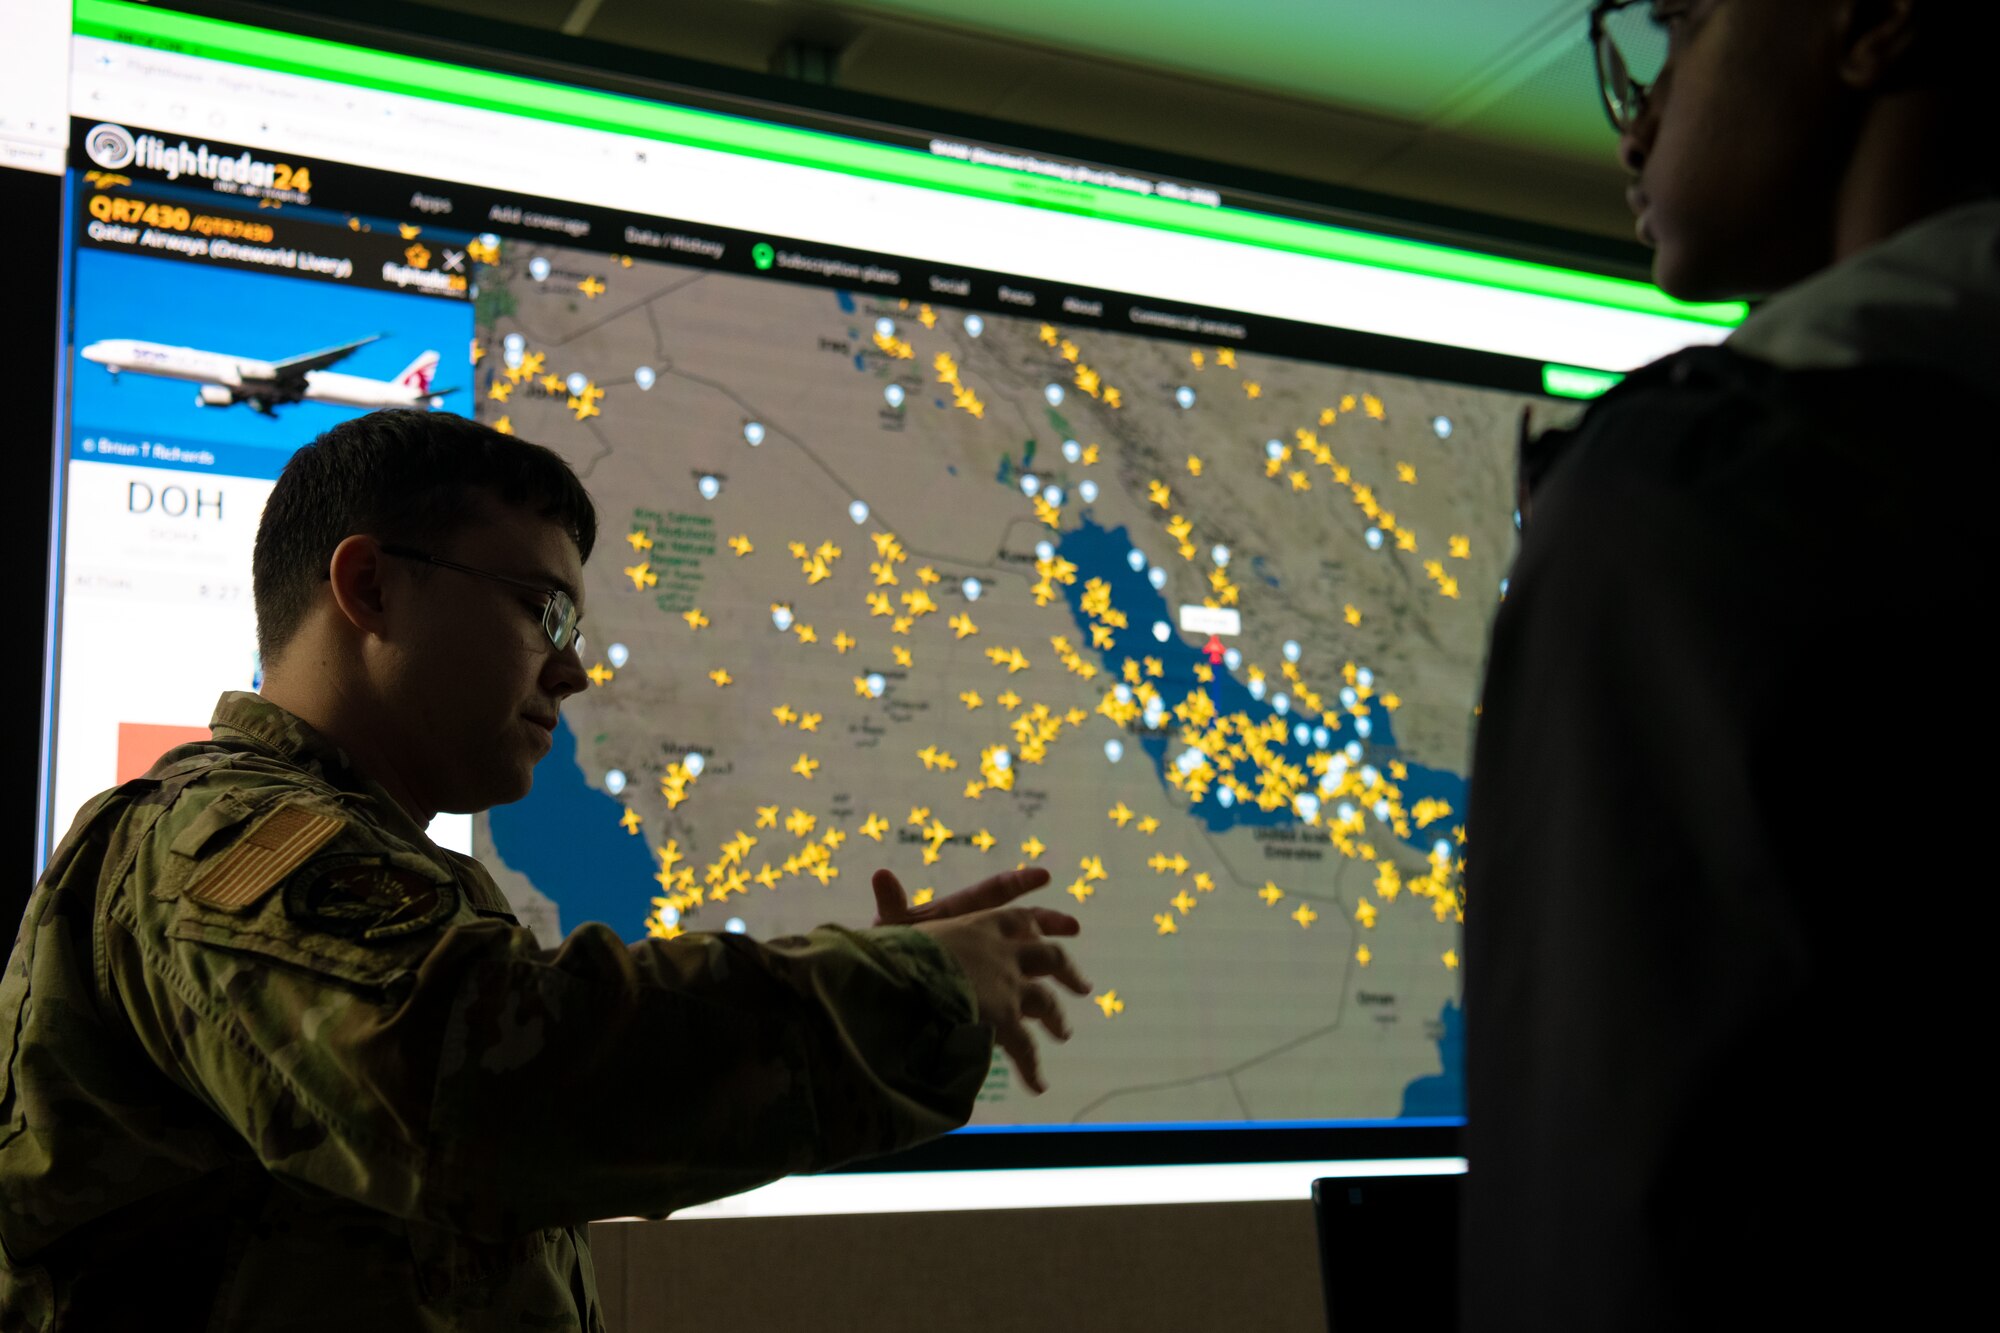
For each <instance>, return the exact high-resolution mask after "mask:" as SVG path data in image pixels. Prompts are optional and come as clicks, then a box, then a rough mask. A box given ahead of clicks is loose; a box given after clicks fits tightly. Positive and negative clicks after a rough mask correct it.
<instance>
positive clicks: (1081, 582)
mask: <svg viewBox="0 0 2000 1333" xmlns="http://www.w3.org/2000/svg"><path fill="white" fill-rule="evenodd" d="M1161 540H1162V541H1163V542H1164V541H1165V540H1166V538H1165V537H1164V535H1163V536H1162V538H1161ZM1140 549H1141V550H1143V549H1144V548H1140ZM1132 550H1133V543H1132V538H1131V536H1130V534H1128V533H1127V532H1126V530H1125V529H1124V528H1122V527H1117V528H1106V527H1102V526H1100V525H1099V524H1097V523H1096V522H1095V521H1093V520H1092V519H1091V518H1090V517H1089V516H1088V515H1085V517H1084V520H1083V522H1082V524H1081V525H1080V526H1079V527H1076V528H1073V529H1071V530H1070V531H1068V532H1065V533H1064V534H1063V535H1062V540H1061V542H1060V544H1059V545H1058V547H1057V554H1058V555H1060V556H1061V557H1062V558H1064V559H1066V560H1068V561H1070V562H1071V563H1072V564H1074V565H1075V566H1076V569H1077V576H1076V582H1074V583H1070V584H1065V585H1063V596H1064V598H1065V599H1066V600H1067V601H1068V603H1069V609H1070V615H1071V617H1072V618H1073V619H1074V620H1075V622H1076V625H1077V628H1078V630H1079V631H1080V632H1081V633H1082V634H1083V636H1084V637H1083V645H1088V644H1089V642H1090V638H1089V635H1090V626H1091V623H1092V622H1091V619H1090V616H1089V614H1088V613H1087V612H1085V611H1084V609H1083V594H1084V587H1085V585H1086V584H1088V583H1089V582H1090V580H1091V579H1093V578H1098V579H1103V580H1104V581H1105V582H1106V583H1108V584H1110V585H1111V605H1112V606H1114V607H1116V608H1117V609H1118V610H1120V611H1122V612H1124V614H1125V616H1126V618H1127V620H1128V621H1129V622H1130V623H1129V625H1128V626H1127V627H1126V628H1125V629H1122V630H1119V631H1117V632H1116V635H1115V644H1114V646H1113V647H1111V648H1108V649H1102V650H1099V651H1098V654H1097V656H1098V658H1099V660H1100V661H1101V662H1102V663H1103V665H1104V668H1105V669H1106V670H1107V671H1108V672H1110V674H1111V676H1112V678H1113V679H1114V680H1122V679H1124V674H1123V673H1124V670H1125V663H1126V662H1127V661H1131V660H1137V661H1139V662H1140V663H1141V665H1142V669H1143V664H1144V659H1146V658H1148V657H1150V658H1153V659H1155V660H1156V661H1158V662H1159V663H1160V665H1161V667H1162V668H1163V674H1161V675H1160V676H1157V677H1155V676H1148V677H1147V679H1149V680H1151V681H1152V683H1153V687H1154V688H1155V689H1157V690H1158V691H1159V692H1160V694H1161V695H1162V697H1163V700H1165V701H1169V702H1168V707H1169V708H1171V707H1172V701H1178V700H1179V699H1181V698H1182V697H1183V696H1184V695H1186V694H1188V693H1189V692H1190V691H1192V690H1194V689H1196V688H1200V689H1204V690H1206V691H1207V692H1208V697H1209V698H1210V699H1211V700H1212V701H1214V703H1215V709H1216V712H1217V713H1218V714H1229V713H1242V714H1244V715H1245V716H1246V717H1248V718H1249V719H1250V721H1251V722H1253V723H1260V724H1261V723H1268V722H1269V721H1270V719H1271V718H1273V717H1277V716H1279V713H1278V709H1277V703H1276V700H1277V698H1278V696H1279V695H1280V694H1282V693H1284V686H1285V684H1286V682H1285V679H1284V677H1282V676H1275V675H1274V676H1267V677H1266V678H1265V681H1264V687H1265V692H1264V697H1263V698H1262V699H1259V698H1257V697H1256V696H1255V695H1253V694H1252V693H1251V692H1250V686H1249V684H1248V683H1247V682H1245V681H1243V680H1240V679H1238V678H1237V677H1235V676H1233V675H1231V674H1230V673H1229V672H1228V671H1227V670H1225V669H1223V668H1222V667H1220V666H1217V667H1216V668H1215V679H1213V680H1212V681H1209V682H1207V683H1206V684H1203V683H1202V682H1201V681H1199V680H1197V679H1196V677H1195V667H1196V666H1205V665H1207V664H1208V657H1207V655H1206V654H1205V653H1203V652H1202V651H1201V648H1200V646H1199V645H1198V644H1196V643H1195V642H1194V641H1193V640H1191V639H1189V638H1187V637H1186V636H1184V635H1182V634H1181V633H1180V632H1179V631H1178V630H1177V629H1176V630H1172V631H1171V632H1169V633H1168V635H1167V637H1166V640H1165V642H1161V641H1160V640H1158V639H1156V638H1154V636H1153V626H1154V624H1155V623H1159V622H1164V623H1166V624H1167V625H1169V626H1172V625H1174V624H1175V623H1176V622H1177V620H1178V617H1177V616H1176V615H1175V613H1174V609H1173V607H1171V606H1170V605H1168V603H1167V599H1166V598H1165V597H1163V596H1162V595H1161V594H1160V591H1159V589H1157V588H1155V587H1154V586H1153V585H1152V584H1151V583H1149V582H1148V581H1147V579H1146V574H1145V565H1143V564H1142V566H1141V567H1140V568H1139V569H1133V568H1132V564H1131V560H1130V556H1131V552H1132ZM1147 563H1151V562H1150V561H1149V562H1147ZM1263 577H1264V578H1265V579H1266V581H1268V582H1269V583H1271V584H1272V585H1273V586H1275V585H1276V583H1277V580H1276V579H1275V578H1272V577H1271V576H1269V575H1264V576H1263ZM1371 721H1372V722H1373V724H1374V732H1373V734H1372V735H1370V736H1369V737H1368V738H1367V739H1366V740H1362V741H1361V744H1362V747H1363V748H1362V756H1363V762H1365V763H1373V764H1378V765H1384V766H1386V765H1387V763H1388V762H1389V760H1391V759H1400V760H1402V762H1403V764H1404V765H1405V767H1406V769H1407V770H1408V776H1407V777H1406V778H1402V779H1399V780H1398V781H1397V784H1396V785H1397V786H1398V787H1399V788H1400V789H1401V790H1402V803H1403V807H1404V809H1409V808H1411V807H1412V806H1414V805H1415V804H1416V803H1417V802H1418V801H1420V800H1422V799H1424V798H1425V797H1427V796H1429V797H1435V798H1436V799H1439V800H1442V801H1445V802H1447V803H1448V804H1449V805H1450V806H1451V808H1452V811H1453V813H1454V815H1455V816H1456V815H1457V814H1459V812H1462V811H1463V810H1464V809H1465V791H1466V780H1465V779H1464V778H1463V777H1462V776H1460V775H1459V774H1457V773H1453V772H1450V771H1449V770H1446V769H1437V768H1428V767H1425V766H1424V765H1422V764H1417V763H1414V762H1412V761H1411V760H1409V759H1407V758H1405V757H1404V756H1403V755H1402V754H1401V753H1400V752H1399V751H1398V749H1397V746H1396V732H1395V726H1394V724H1393V722H1392V720H1391V714H1390V713H1389V710H1387V709H1385V708H1377V709H1375V710H1373V717H1372V718H1371ZM1285 722H1286V725H1287V726H1288V727H1296V726H1297V724H1299V723H1301V722H1303V723H1305V724H1306V725H1307V726H1308V727H1314V728H1316V727H1318V726H1319V725H1321V719H1320V718H1318V717H1317V716H1313V715H1309V714H1306V713H1305V712H1304V711H1303V710H1301V709H1296V708H1295V709H1291V710H1290V711H1289V712H1288V713H1287V714H1286V715H1285ZM1175 729H1176V726H1175V725H1174V724H1170V725H1169V726H1168V727H1166V728H1163V729H1162V730H1161V731H1159V732H1152V733H1150V734H1144V733H1142V734H1141V736H1140V739H1139V747H1140V749H1141V750H1142V751H1143V752H1144V753H1145V755H1146V756H1147V758H1148V759H1150V760H1151V761H1152V764H1153V768H1154V771H1155V772H1156V773H1157V774H1158V775H1159V778H1160V781H1161V782H1162V783H1165V781H1166V777H1167V765H1168V763H1169V762H1170V761H1169V760H1168V758H1167V750H1168V743H1167V742H1168V737H1167V734H1166V733H1167V732H1170V731H1173V730H1175ZM1327 731H1328V733H1329V734H1328V736H1327V744H1326V745H1325V746H1324V747H1321V746H1320V745H1318V744H1317V743H1315V742H1314V741H1312V740H1311V739H1310V738H1308V740H1307V741H1306V742H1304V743H1301V742H1300V741H1299V740H1298V739H1297V735H1296V732H1294V733H1292V734H1291V735H1290V736H1288V737H1287V739H1286V740H1285V742H1284V743H1283V744H1282V745H1276V746H1273V747H1272V749H1273V750H1274V751H1275V752H1277V753H1279V754H1281V755H1282V756H1283V757H1284V759H1285V761H1286V762H1287V763H1291V764H1296V765H1297V766H1299V767H1300V768H1304V767H1305V765H1306V760H1307V758H1308V757H1309V756H1311V755H1312V754H1314V753H1315V752H1318V751H1320V750H1321V749H1322V748H1324V749H1326V750H1338V749H1340V748H1341V747H1342V746H1345V745H1346V744H1347V743H1348V742H1349V741H1354V740H1361V737H1360V736H1359V735H1358V734H1357V733H1356V732H1355V730H1354V719H1353V718H1352V717H1345V716H1343V717H1342V718H1341V722H1340V726H1339V727H1338V729H1335V728H1332V727H1329V728H1327ZM1215 791H1216V789H1215V788H1213V787H1211V788H1210V789H1209V792H1208V794H1207V795H1206V796H1205V797H1204V798H1203V800H1202V801H1201V803H1200V804H1199V805H1195V806H1192V807H1190V810H1189V813H1190V814H1192V815H1193V816H1194V817H1195V818H1197V819H1199V820H1201V821H1202V823H1203V824H1204V825H1205V826H1206V827H1207V828H1208V829H1209V830H1210V831H1211V832H1215V833H1220V832H1222V831H1224V830H1225V829H1232V828H1258V827H1262V828H1273V827H1277V826H1280V825H1284V824H1290V823H1293V822H1296V821H1297V820H1298V814H1297V813H1296V812H1295V811H1293V810H1292V809H1291V808H1289V807H1283V808H1280V809H1277V810H1262V809H1259V808H1258V807H1257V805H1256V804H1255V803H1253V802H1246V801H1238V802H1237V803H1236V804H1234V805H1231V806H1224V805H1223V804H1221V802H1219V801H1217V800H1216V798H1215ZM1453 822H1456V820H1455V819H1454V821H1453ZM1444 831H1445V830H1444V827H1443V826H1440V825H1438V824H1433V825H1431V827H1430V828H1428V829H1419V828H1417V827H1416V826H1415V825H1414V824H1412V825H1411V828H1410V836H1409V838H1408V839H1407V840H1406V841H1408V843H1409V844H1410V845H1411V846H1412V847H1419V848H1422V849H1423V850H1425V851H1429V850H1430V848H1431V845H1432V844H1433V843H1435V842H1436V841H1437V840H1438V838H1439V836H1440V835H1441V834H1443V833H1444Z"/></svg>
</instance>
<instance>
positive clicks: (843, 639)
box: [833, 629, 860, 657]
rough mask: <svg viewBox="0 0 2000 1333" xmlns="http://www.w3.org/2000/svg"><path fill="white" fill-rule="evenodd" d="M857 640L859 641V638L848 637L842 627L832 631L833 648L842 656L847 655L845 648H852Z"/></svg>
mask: <svg viewBox="0 0 2000 1333" xmlns="http://www.w3.org/2000/svg"><path fill="white" fill-rule="evenodd" d="M859 642H860V640H859V639H855V638H852V637H850V636H849V635H848V633H847V631H846V630H844V629H843V630H837V631H835V632H834V636H833V649H834V651H835V652H837V653H839V654H840V655H841V656H842V657H845V656H847V650H848V649H849V648H852V647H853V646H854V645H855V644H857V643H859Z"/></svg>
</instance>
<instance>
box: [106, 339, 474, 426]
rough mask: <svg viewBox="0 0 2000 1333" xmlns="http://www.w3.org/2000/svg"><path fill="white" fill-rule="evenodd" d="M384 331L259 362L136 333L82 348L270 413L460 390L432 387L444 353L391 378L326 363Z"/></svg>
mask: <svg viewBox="0 0 2000 1333" xmlns="http://www.w3.org/2000/svg"><path fill="white" fill-rule="evenodd" d="M381 336H382V335H381V334H379V333H378V334H374V335H371V336H369V337H366V338H363V339H361V340H360V341H359V342H351V343H346V344H343V345H342V346H339V347H328V348H326V349H324V350H322V351H318V352H307V353H306V354H304V355H303V356H293V357H287V358H286V359H284V360H283V361H259V360H257V359H256V358H254V357H247V356H233V355H231V354H230V353H228V352H207V351H203V350H201V349H200V348H197V347H171V346H168V345H167V344H165V343H149V342H135V341H133V340H132V339H130V338H106V339H104V340H102V341H100V342H94V343H91V344H90V345H89V346H88V347H86V348H84V349H83V352H82V356H83V359H84V360H86V361H95V362H96V363H97V364H98V365H100V366H103V367H104V368H105V369H106V370H108V371H110V372H111V374H112V375H113V376H114V377H116V376H118V375H120V374H123V373H124V372H126V371H131V372H132V373H133V374H135V375H156V376H159V377H160V378H162V379H170V380H189V381H192V382H193V383H195V384H199V385H200V386H201V387H200V389H198V390H197V391H196V392H195V402H196V403H198V404H200V405H201V406H202V407H230V406H233V405H234V404H236V403H247V404H249V406H250V408H251V410H252V411H256V412H261V413H263V414H264V415H265V416H276V415H277V409H278V408H280V407H286V406H289V405H290V404H292V403H302V402H303V403H335V404H338V405H340V406H342V407H368V408H374V407H425V406H428V407H433V408H437V407H442V406H444V396H445V395H446V394H449V393H456V392H458V391H457V390H456V389H433V388H432V387H431V376H432V375H434V374H435V373H436V372H437V365H438V354H437V353H436V352H431V351H427V352H425V353H424V354H423V355H422V356H420V357H418V358H417V359H416V360H414V361H412V362H410V364H409V365H408V366H406V367H404V369H403V372H402V373H401V374H400V375H397V376H396V378H394V379H391V380H371V379H368V378H366V377H364V376H361V375H342V374H340V373H338V372H336V371H332V370H328V369H327V367H328V366H331V365H333V364H335V363H336V362H338V361H340V360H342V359H344V358H346V357H348V356H350V355H352V354H353V353H354V352H355V351H357V350H358V349H360V348H363V347H366V346H367V345H368V344H369V343H372V342H374V341H376V340H377V339H378V338H380V337H381Z"/></svg>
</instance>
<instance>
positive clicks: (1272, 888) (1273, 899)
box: [1257, 880, 1285, 907]
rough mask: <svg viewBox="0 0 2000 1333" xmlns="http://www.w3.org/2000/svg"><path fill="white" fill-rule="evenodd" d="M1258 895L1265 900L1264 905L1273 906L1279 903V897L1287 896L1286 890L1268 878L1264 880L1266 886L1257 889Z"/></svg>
mask: <svg viewBox="0 0 2000 1333" xmlns="http://www.w3.org/2000/svg"><path fill="white" fill-rule="evenodd" d="M1257 896H1258V897H1259V898H1262V899H1263V900H1264V906H1266V907H1272V906H1275V905H1276V904H1277V901H1278V899H1280V898H1282V897H1284V896H1285V891H1284V890H1283V889H1281V888H1279V887H1278V886H1277V885H1276V884H1273V883H1272V882H1271V881H1269V880H1266V881H1264V887H1263V888H1261V889H1259V890H1257Z"/></svg>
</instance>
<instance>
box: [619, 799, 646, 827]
mask: <svg viewBox="0 0 2000 1333" xmlns="http://www.w3.org/2000/svg"><path fill="white" fill-rule="evenodd" d="M618 822H619V823H621V824H623V825H624V826H625V831H626V832H627V833H637V832H638V831H639V826H640V825H641V824H643V823H645V822H646V821H645V820H644V819H642V818H640V816H639V812H638V811H637V810H634V809H633V808H632V807H631V806H629V805H628V806H626V807H625V813H624V814H623V815H621V816H619V818H618Z"/></svg>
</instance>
